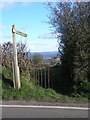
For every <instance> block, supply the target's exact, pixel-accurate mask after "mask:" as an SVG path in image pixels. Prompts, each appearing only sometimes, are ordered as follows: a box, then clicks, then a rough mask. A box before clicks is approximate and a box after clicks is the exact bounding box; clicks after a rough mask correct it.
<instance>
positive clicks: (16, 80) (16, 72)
mask: <svg viewBox="0 0 90 120" xmlns="http://www.w3.org/2000/svg"><path fill="white" fill-rule="evenodd" d="M16 34H18V35H21V36H23V37H27V34H25V33H22V32H20V31H17V30H16V28H15V25H12V37H13V52H14V63H13V67H14V68H13V81H14V87H15V88H17V89H19V88H20V87H21V84H20V72H19V66H18V59H17V45H16Z"/></svg>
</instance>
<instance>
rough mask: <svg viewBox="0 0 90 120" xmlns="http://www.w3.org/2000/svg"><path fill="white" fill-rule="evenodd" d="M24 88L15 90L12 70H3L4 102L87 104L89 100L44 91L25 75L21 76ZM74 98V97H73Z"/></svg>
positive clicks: (53, 91) (47, 90)
mask: <svg viewBox="0 0 90 120" xmlns="http://www.w3.org/2000/svg"><path fill="white" fill-rule="evenodd" d="M21 85H22V87H21V88H20V89H19V90H17V89H14V88H13V82H12V70H11V69H7V68H6V69H5V68H4V69H3V73H2V99H3V100H42V101H60V102H70V103H71V102H80V103H81V102H82V103H83V102H87V101H88V99H87V98H85V97H83V96H81V95H79V94H77V95H72V96H66V95H62V94H59V93H56V92H55V90H52V89H44V88H42V87H40V86H38V85H37V86H36V85H35V81H34V80H31V81H30V80H29V79H28V78H27V77H26V76H25V74H22V75H21ZM73 96H74V97H73Z"/></svg>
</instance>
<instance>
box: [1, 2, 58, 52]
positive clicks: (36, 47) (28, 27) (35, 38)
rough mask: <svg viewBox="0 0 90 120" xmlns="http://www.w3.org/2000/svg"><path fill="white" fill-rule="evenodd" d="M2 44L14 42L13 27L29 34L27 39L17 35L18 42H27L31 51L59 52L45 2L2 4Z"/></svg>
mask: <svg viewBox="0 0 90 120" xmlns="http://www.w3.org/2000/svg"><path fill="white" fill-rule="evenodd" d="M0 13H1V14H0V17H1V21H0V42H1V43H3V42H7V41H11V42H12V41H13V40H12V30H11V29H12V25H13V24H14V25H15V26H16V29H17V30H19V31H22V32H24V33H26V34H27V38H24V37H21V36H19V35H16V40H17V42H20V41H22V42H25V43H27V45H28V48H29V49H30V51H33V52H39V51H40V52H43V51H57V50H58V43H57V39H56V38H55V37H56V36H55V35H52V34H51V32H52V30H53V29H51V28H50V25H49V24H48V23H47V21H48V20H49V19H48V17H47V15H49V14H50V11H49V10H48V9H47V6H46V5H45V4H44V3H43V2H15V1H12V2H10V1H8V2H7V1H6V2H1V3H0Z"/></svg>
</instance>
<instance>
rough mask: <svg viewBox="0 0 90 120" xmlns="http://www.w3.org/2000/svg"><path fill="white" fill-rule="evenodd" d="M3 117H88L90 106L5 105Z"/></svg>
mask: <svg viewBox="0 0 90 120" xmlns="http://www.w3.org/2000/svg"><path fill="white" fill-rule="evenodd" d="M2 117H3V118H88V108H85V107H66V106H26V105H3V106H2Z"/></svg>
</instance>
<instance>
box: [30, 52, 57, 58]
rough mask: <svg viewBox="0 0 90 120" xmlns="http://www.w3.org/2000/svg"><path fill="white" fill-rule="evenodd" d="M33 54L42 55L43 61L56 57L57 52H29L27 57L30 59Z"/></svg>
mask: <svg viewBox="0 0 90 120" xmlns="http://www.w3.org/2000/svg"><path fill="white" fill-rule="evenodd" d="M35 53H39V54H41V55H43V57H44V59H49V58H52V57H56V56H57V55H58V51H51V52H31V53H29V55H28V57H29V58H32V57H33V55H34V54H35Z"/></svg>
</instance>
